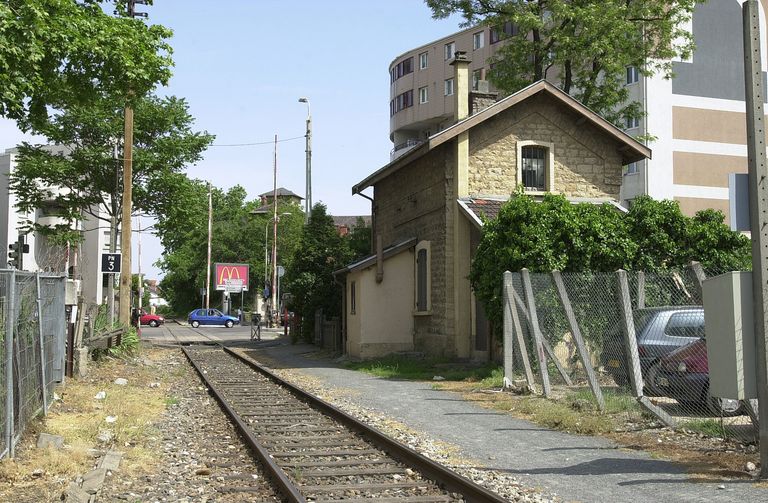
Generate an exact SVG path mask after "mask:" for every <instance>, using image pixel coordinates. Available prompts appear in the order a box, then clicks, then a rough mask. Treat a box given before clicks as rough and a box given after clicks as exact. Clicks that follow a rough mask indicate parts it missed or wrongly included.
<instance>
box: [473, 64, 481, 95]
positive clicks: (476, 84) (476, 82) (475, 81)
mask: <svg viewBox="0 0 768 503" xmlns="http://www.w3.org/2000/svg"><path fill="white" fill-rule="evenodd" d="M471 75H472V79H471V80H472V90H473V91H477V89H478V87H479V83H480V81H481V80H483V69H482V68H478V69H477V70H472V74H471ZM475 76H477V79H475Z"/></svg>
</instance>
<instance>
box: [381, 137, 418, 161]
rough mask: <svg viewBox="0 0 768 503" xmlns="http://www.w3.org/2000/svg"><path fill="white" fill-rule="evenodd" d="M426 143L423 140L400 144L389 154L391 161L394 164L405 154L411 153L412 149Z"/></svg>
mask: <svg viewBox="0 0 768 503" xmlns="http://www.w3.org/2000/svg"><path fill="white" fill-rule="evenodd" d="M422 143H424V141H423V140H406V141H405V142H403V143H400V144H398V145H395V148H393V149H392V150H391V151H390V152H389V161H390V162H392V161H394V160H395V159H397V158H398V157H400V156H401V155H403V154H405V153H406V152H408V151H410V150H411V149H412V148H414V147H417V146H419V145H421V144H422Z"/></svg>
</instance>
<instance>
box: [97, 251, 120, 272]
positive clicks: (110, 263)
mask: <svg viewBox="0 0 768 503" xmlns="http://www.w3.org/2000/svg"><path fill="white" fill-rule="evenodd" d="M121 255H122V254H121V253H102V254H101V272H102V273H104V274H120V257H121Z"/></svg>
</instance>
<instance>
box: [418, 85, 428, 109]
mask: <svg viewBox="0 0 768 503" xmlns="http://www.w3.org/2000/svg"><path fill="white" fill-rule="evenodd" d="M428 101H429V88H428V87H427V86H424V87H420V88H419V104H422V105H423V104H424V103H427V102H428Z"/></svg>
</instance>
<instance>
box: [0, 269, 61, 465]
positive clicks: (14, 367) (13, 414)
mask: <svg viewBox="0 0 768 503" xmlns="http://www.w3.org/2000/svg"><path fill="white" fill-rule="evenodd" d="M65 288H66V284H65V279H64V278H63V277H55V276H41V275H40V274H36V273H28V272H23V271H0V400H2V402H1V403H0V428H2V433H3V434H2V437H1V438H0V458H2V457H4V456H6V455H10V456H13V453H14V447H15V445H16V443H17V442H18V440H19V438H20V436H21V433H22V432H23V431H24V429H25V428H26V426H27V424H28V423H29V421H30V420H31V419H33V418H34V417H35V416H37V415H38V414H40V413H45V412H47V409H48V406H49V405H50V403H51V402H52V400H53V389H54V385H55V383H56V382H57V381H61V379H62V378H63V368H64V352H65V347H64V341H65V336H66V320H65V315H64V295H65Z"/></svg>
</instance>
